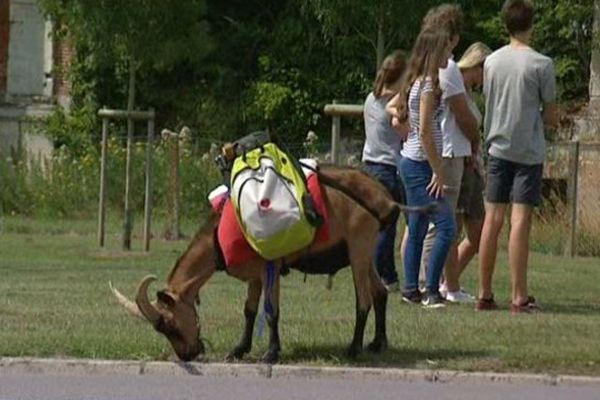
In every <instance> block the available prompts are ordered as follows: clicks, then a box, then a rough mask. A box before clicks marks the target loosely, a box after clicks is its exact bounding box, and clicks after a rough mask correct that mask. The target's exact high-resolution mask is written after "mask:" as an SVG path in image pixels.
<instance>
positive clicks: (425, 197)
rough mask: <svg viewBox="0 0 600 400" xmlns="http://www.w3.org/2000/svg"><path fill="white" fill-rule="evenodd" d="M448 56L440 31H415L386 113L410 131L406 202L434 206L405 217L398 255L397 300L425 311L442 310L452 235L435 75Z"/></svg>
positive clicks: (403, 169)
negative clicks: (400, 283)
mask: <svg viewBox="0 0 600 400" xmlns="http://www.w3.org/2000/svg"><path fill="white" fill-rule="evenodd" d="M450 54H451V41H450V37H449V35H448V33H447V32H446V31H444V30H440V29H437V30H431V29H425V30H423V31H421V33H420V34H419V36H418V37H417V40H416V42H415V45H414V47H413V50H412V54H411V57H410V60H409V62H408V68H407V72H406V75H405V77H404V79H403V82H402V86H401V90H400V92H399V93H398V94H397V95H396V96H394V98H393V99H392V100H391V101H390V102H389V103H388V105H387V107H386V110H387V111H388V113H390V114H391V115H392V116H393V117H394V118H398V119H399V120H400V121H407V120H408V121H409V124H410V132H409V134H408V138H407V140H406V142H405V143H404V147H403V149H402V151H401V154H402V159H401V160H400V173H401V175H402V180H403V182H404V185H405V190H406V198H407V203H408V205H410V206H423V205H426V204H431V203H432V202H438V204H439V207H438V211H437V212H436V213H435V214H433V215H431V216H429V215H424V214H417V213H411V214H410V215H409V216H408V226H409V228H408V242H407V246H406V254H405V257H404V260H403V261H404V274H405V285H404V290H403V292H402V298H403V300H404V301H406V302H409V303H419V302H421V303H422V304H423V305H424V306H425V307H427V308H439V307H444V306H445V301H444V299H443V298H442V296H441V295H440V292H439V283H440V276H441V274H442V269H443V267H444V262H445V260H446V255H447V254H448V250H449V248H450V245H451V243H452V241H453V240H454V236H455V234H456V223H455V221H454V215H453V211H452V209H451V207H450V205H449V204H448V200H447V199H446V197H445V192H444V191H445V189H444V188H445V184H446V176H445V171H444V169H443V167H442V159H441V154H442V148H443V139H442V132H441V127H440V123H441V117H442V113H443V109H442V104H441V91H440V87H439V79H438V71H439V68H445V67H446V66H447V64H448V58H449V57H450ZM430 219H431V220H432V221H433V223H434V225H435V226H436V229H437V235H436V238H435V241H434V244H433V248H432V251H431V256H430V258H429V263H428V265H427V282H426V289H427V291H426V293H425V295H423V294H422V293H421V292H420V291H419V287H418V279H419V269H420V264H421V254H422V250H423V240H424V239H425V235H426V234H427V228H428V226H429V221H430Z"/></svg>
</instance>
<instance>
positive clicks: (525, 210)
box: [508, 204, 533, 304]
mask: <svg viewBox="0 0 600 400" xmlns="http://www.w3.org/2000/svg"><path fill="white" fill-rule="evenodd" d="M532 215H533V207H532V206H529V205H525V204H513V206H512V212H511V218H510V238H509V241H508V262H509V264H510V275H511V284H512V285H511V286H512V304H523V303H526V302H527V299H528V292H527V262H528V259H529V233H530V231H531V216H532Z"/></svg>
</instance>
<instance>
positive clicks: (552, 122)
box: [544, 103, 560, 129]
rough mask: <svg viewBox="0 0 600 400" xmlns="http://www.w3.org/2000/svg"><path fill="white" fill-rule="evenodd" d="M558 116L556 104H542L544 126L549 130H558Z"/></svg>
mask: <svg viewBox="0 0 600 400" xmlns="http://www.w3.org/2000/svg"><path fill="white" fill-rule="evenodd" d="M559 122H560V115H559V112H558V106H557V105H556V103H546V104H544V125H545V126H547V127H548V128H551V129H558V125H559Z"/></svg>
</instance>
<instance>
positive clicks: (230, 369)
mask: <svg viewBox="0 0 600 400" xmlns="http://www.w3.org/2000/svg"><path fill="white" fill-rule="evenodd" d="M9 374H46V375H92V374H120V375H123V374H124V375H127V374H129V375H172V376H186V375H192V376H194V375H195V376H206V377H254V378H256V377H259V378H266V379H271V378H272V379H289V378H302V379H322V378H329V379H352V380H356V379H363V380H364V379H371V380H372V379H381V380H400V381H405V382H419V381H421V382H423V381H425V382H439V383H457V382H461V383H464V382H472V383H477V382H503V383H515V384H519V383H521V384H523V383H529V384H538V385H549V386H558V385H561V386H600V377H591V376H573V375H538V374H514V373H494V372H463V371H449V370H415V369H399V368H358V367H356V368H353V367H347V368H346V367H311V366H295V365H264V364H220V363H210V364H204V363H197V362H192V363H182V362H158V361H152V362H145V361H112V360H86V359H42V358H0V375H9Z"/></svg>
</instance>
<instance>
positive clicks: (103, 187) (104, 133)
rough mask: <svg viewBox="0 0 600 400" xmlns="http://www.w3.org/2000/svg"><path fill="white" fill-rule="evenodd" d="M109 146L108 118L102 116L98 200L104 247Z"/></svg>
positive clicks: (100, 233) (100, 238) (100, 240)
mask: <svg viewBox="0 0 600 400" xmlns="http://www.w3.org/2000/svg"><path fill="white" fill-rule="evenodd" d="M107 147H108V119H107V118H102V149H101V156H100V199H99V201H98V245H99V246H100V247H104V225H105V220H106V150H107Z"/></svg>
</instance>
